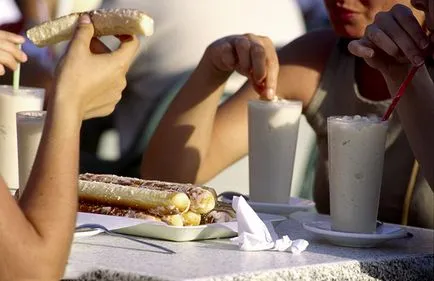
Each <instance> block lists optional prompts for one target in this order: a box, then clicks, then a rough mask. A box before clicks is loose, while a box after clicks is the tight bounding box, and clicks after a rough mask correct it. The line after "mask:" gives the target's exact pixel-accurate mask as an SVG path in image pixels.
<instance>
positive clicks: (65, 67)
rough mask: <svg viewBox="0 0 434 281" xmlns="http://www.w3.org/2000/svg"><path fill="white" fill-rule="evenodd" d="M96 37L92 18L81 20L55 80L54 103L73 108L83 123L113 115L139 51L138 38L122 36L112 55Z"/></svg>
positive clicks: (82, 17)
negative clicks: (85, 120)
mask: <svg viewBox="0 0 434 281" xmlns="http://www.w3.org/2000/svg"><path fill="white" fill-rule="evenodd" d="M93 35H94V27H93V25H92V23H91V21H90V18H89V16H88V15H83V16H81V17H80V19H79V24H78V26H77V29H76V31H75V34H74V37H73V38H72V40H71V44H70V46H69V48H68V50H67V52H66V54H65V56H64V57H63V59H62V62H61V63H60V64H59V68H58V70H57V75H56V78H55V96H54V97H53V102H54V103H56V104H60V105H61V106H64V107H65V108H68V109H71V108H73V109H74V110H76V111H77V112H78V114H79V116H80V117H81V118H82V119H89V118H94V117H99V116H105V115H108V114H110V113H111V112H113V110H114V107H115V105H116V104H117V102H118V101H119V100H120V98H121V93H122V90H123V89H124V88H125V86H126V78H125V76H126V73H127V71H128V69H129V67H130V65H131V63H132V61H133V59H134V58H135V55H136V53H137V50H138V47H139V41H138V39H137V38H136V37H135V36H119V37H118V38H119V40H120V41H121V45H120V47H119V48H118V49H117V50H115V51H113V52H110V50H109V49H108V48H107V47H106V46H105V45H104V44H103V43H102V42H101V41H99V40H98V39H96V38H92V37H93Z"/></svg>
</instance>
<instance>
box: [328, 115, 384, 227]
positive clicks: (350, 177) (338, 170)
mask: <svg viewBox="0 0 434 281" xmlns="http://www.w3.org/2000/svg"><path fill="white" fill-rule="evenodd" d="M387 127H388V125H387V121H382V120H381V119H380V118H378V117H369V118H368V117H361V116H357V115H356V116H343V117H329V118H328V119H327V130H328V152H329V180H330V215H331V220H332V229H333V230H336V231H345V232H357V233H373V232H375V230H376V222H377V215H378V205H379V200H380V189H381V181H382V175H383V161H384V150H385V145H386V133H387Z"/></svg>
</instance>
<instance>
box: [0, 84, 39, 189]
mask: <svg viewBox="0 0 434 281" xmlns="http://www.w3.org/2000/svg"><path fill="white" fill-rule="evenodd" d="M43 101H44V89H38V88H25V87H22V88H20V89H19V90H13V88H12V86H0V174H1V175H2V176H3V178H4V179H5V181H6V183H7V185H8V187H9V188H10V189H17V188H18V186H19V185H18V150H17V123H16V113H17V112H18V111H26V110H42V106H43Z"/></svg>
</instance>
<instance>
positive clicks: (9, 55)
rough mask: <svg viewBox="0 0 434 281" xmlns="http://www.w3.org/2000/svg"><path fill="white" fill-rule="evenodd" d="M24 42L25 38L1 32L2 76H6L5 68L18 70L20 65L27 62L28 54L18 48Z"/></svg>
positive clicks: (0, 57)
mask: <svg viewBox="0 0 434 281" xmlns="http://www.w3.org/2000/svg"><path fill="white" fill-rule="evenodd" d="M24 42H25V39H24V37H23V36H21V35H18V34H15V33H11V32H7V31H3V30H0V76H2V75H4V74H5V72H6V69H5V67H7V68H9V69H11V70H16V69H17V66H18V63H20V62H26V61H27V56H26V54H25V53H24V52H23V51H21V50H20V48H19V47H18V44H23V43H24Z"/></svg>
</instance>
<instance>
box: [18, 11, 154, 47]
mask: <svg viewBox="0 0 434 281" xmlns="http://www.w3.org/2000/svg"><path fill="white" fill-rule="evenodd" d="M86 13H87V14H89V16H90V19H91V21H92V23H93V25H94V28H95V36H97V37H98V36H105V35H125V34H130V35H133V34H142V35H145V36H150V35H152V34H153V33H154V21H153V19H152V18H151V17H149V16H148V15H146V14H145V13H143V12H141V11H138V10H134V9H107V10H105V9H100V10H94V11H89V12H86ZM81 14H82V13H73V14H70V15H66V16H63V17H59V18H57V19H54V20H52V21H47V22H44V23H42V24H40V25H37V26H35V27H33V28H31V29H29V30H28V31H27V33H26V34H27V37H28V38H29V39H30V40H31V41H32V42H33V43H34V44H35V45H36V46H38V47H45V46H48V45H51V44H56V43H59V42H61V41H64V40H69V39H71V37H72V35H73V33H74V29H75V26H76V24H77V21H78V18H79V17H80V15H81Z"/></svg>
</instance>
